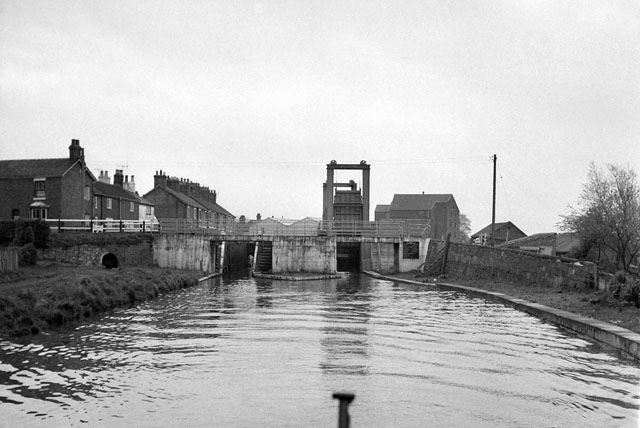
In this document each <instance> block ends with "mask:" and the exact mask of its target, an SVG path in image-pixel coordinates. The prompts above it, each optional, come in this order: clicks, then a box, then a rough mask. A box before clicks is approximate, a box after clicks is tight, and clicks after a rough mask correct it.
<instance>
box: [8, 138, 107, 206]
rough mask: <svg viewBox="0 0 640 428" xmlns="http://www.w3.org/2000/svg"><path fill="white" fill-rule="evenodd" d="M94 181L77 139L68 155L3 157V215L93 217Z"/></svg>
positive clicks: (72, 143)
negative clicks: (23, 157) (62, 156)
mask: <svg viewBox="0 0 640 428" xmlns="http://www.w3.org/2000/svg"><path fill="white" fill-rule="evenodd" d="M95 181H97V180H96V177H95V176H94V175H93V174H92V173H91V171H89V169H88V168H87V165H86V164H85V161H84V149H83V148H82V147H81V146H80V142H79V141H78V140H71V145H70V146H69V157H67V158H59V159H18V160H0V219H14V218H18V217H22V218H58V219H90V218H91V217H92V199H93V183H94V182H95Z"/></svg>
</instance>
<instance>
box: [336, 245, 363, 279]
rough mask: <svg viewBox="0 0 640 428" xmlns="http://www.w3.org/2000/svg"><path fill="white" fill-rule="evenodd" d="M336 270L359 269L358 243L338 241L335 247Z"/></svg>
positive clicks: (357, 270)
mask: <svg viewBox="0 0 640 428" xmlns="http://www.w3.org/2000/svg"><path fill="white" fill-rule="evenodd" d="M336 259H337V268H338V272H359V271H360V243H359V242H338V244H337V248H336Z"/></svg>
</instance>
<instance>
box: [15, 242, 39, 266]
mask: <svg viewBox="0 0 640 428" xmlns="http://www.w3.org/2000/svg"><path fill="white" fill-rule="evenodd" d="M37 261H38V251H37V250H36V246H35V245H34V244H33V243H31V244H27V245H25V246H23V247H21V248H20V250H19V251H18V263H19V264H20V265H21V266H33V265H35V264H36V262H37Z"/></svg>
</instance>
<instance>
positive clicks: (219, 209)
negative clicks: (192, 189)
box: [182, 193, 234, 217]
mask: <svg viewBox="0 0 640 428" xmlns="http://www.w3.org/2000/svg"><path fill="white" fill-rule="evenodd" d="M182 194H183V195H184V193H182ZM189 197H190V198H191V199H193V200H195V201H197V202H198V203H200V204H201V205H203V206H204V207H205V208H206V209H208V210H209V211H213V212H215V213H218V214H222V215H226V216H229V217H233V216H234V215H233V214H231V213H230V212H229V211H227V210H226V209H224V208H223V207H221V206H220V205H218V204H217V203H215V202H213V201H210V200H208V199H205V198H199V197H197V196H189Z"/></svg>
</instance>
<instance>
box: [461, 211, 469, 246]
mask: <svg viewBox="0 0 640 428" xmlns="http://www.w3.org/2000/svg"><path fill="white" fill-rule="evenodd" d="M460 236H461V238H462V242H463V243H465V244H467V243H469V241H470V240H471V220H469V217H467V215H466V214H462V213H460Z"/></svg>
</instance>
